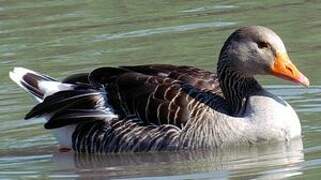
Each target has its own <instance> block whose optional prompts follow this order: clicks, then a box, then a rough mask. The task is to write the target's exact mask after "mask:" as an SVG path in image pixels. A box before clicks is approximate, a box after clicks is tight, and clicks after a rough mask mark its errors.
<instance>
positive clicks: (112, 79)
mask: <svg viewBox="0 0 321 180" xmlns="http://www.w3.org/2000/svg"><path fill="white" fill-rule="evenodd" d="M255 75H273V76H276V77H280V78H283V79H286V80H290V81H293V82H295V83H299V84H302V85H304V86H309V80H308V79H307V78H306V77H305V76H304V75H303V74H302V73H301V72H300V71H299V70H298V69H297V68H296V67H295V65H294V64H293V63H292V62H291V60H290V58H289V56H288V55H287V51H286V48H285V46H284V44H283V42H282V40H281V39H280V38H279V36H278V35H277V34H276V33H274V32H273V31H272V30H270V29H268V28H265V27H262V26H249V27H244V28H240V29H238V30H236V31H235V32H233V33H232V34H231V35H230V36H229V38H228V39H227V40H226V42H225V44H224V46H223V48H222V50H221V52H220V56H219V60H218V64H217V73H216V74H215V73H212V72H209V71H205V70H201V69H198V68H195V67H190V66H175V65H155V64H154V65H139V66H121V67H103V68H98V69H95V70H94V71H92V72H90V73H88V74H86V73H85V74H75V75H72V76H70V77H67V78H66V79H65V80H64V81H62V82H59V81H57V80H56V79H54V78H51V77H49V76H47V75H42V74H40V73H36V72H34V71H31V70H28V69H24V68H15V69H14V70H13V71H12V72H10V77H11V79H12V80H13V81H15V82H16V83H17V84H18V85H20V86H21V87H23V88H24V89H25V90H26V91H28V92H29V93H31V94H32V95H33V96H34V97H35V98H36V99H38V100H39V104H37V105H36V106H35V107H34V108H33V109H32V110H31V111H30V112H29V113H28V114H27V115H26V117H25V118H26V119H31V118H35V117H44V118H46V119H47V122H46V123H45V128H47V129H54V130H55V134H56V137H57V139H58V141H59V144H60V145H61V147H62V148H68V149H73V150H75V151H77V152H87V153H108V152H122V151H135V152H136V151H160V150H182V149H215V148H223V147H229V146H234V145H253V144H258V143H266V142H270V141H283V142H285V141H290V140H292V139H295V138H299V137H300V136H301V125H300V121H299V119H298V117H297V115H296V113H295V111H294V110H293V108H292V107H291V106H290V105H289V104H288V103H287V102H286V101H284V100H283V99H281V98H280V97H277V96H275V95H273V94H271V93H269V92H268V91H266V90H265V89H264V88H263V87H262V86H261V85H260V84H259V83H258V82H257V81H256V80H255V78H254V76H255Z"/></svg>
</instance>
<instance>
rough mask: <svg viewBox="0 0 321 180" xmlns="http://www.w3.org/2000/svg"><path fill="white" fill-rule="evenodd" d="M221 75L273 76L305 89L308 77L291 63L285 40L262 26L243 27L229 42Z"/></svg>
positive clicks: (221, 59)
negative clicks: (227, 72) (228, 73)
mask: <svg viewBox="0 0 321 180" xmlns="http://www.w3.org/2000/svg"><path fill="white" fill-rule="evenodd" d="M217 67H218V70H217V72H218V74H220V72H221V71H224V70H222V69H225V70H226V68H228V69H229V70H230V71H232V72H236V73H237V74H239V75H242V76H245V77H253V76H254V75H257V74H261V75H273V76H276V77H279V78H282V79H286V80H289V81H292V82H295V83H298V84H302V85H304V86H309V80H308V78H306V77H305V76H304V75H303V74H302V73H301V72H300V71H299V70H298V69H297V68H296V66H295V65H294V64H293V63H292V61H291V60H290V58H289V56H288V54H287V51H286V48H285V46H284V43H283V42H282V40H281V38H280V37H279V36H278V35H277V34H276V33H275V32H273V31H272V30H271V29H268V28H266V27H262V26H249V27H243V28H240V29H238V30H236V31H235V32H233V33H232V34H231V35H230V36H229V38H228V39H227V40H226V42H225V44H224V46H223V48H222V50H221V53H220V59H219V62H218V66H217Z"/></svg>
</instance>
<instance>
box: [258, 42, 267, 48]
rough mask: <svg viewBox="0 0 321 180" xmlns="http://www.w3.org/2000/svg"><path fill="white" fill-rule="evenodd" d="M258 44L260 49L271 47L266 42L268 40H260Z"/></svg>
mask: <svg viewBox="0 0 321 180" xmlns="http://www.w3.org/2000/svg"><path fill="white" fill-rule="evenodd" d="M257 46H258V47H259V48H260V49H263V48H268V47H269V44H268V43H266V42H263V41H260V42H258V43H257Z"/></svg>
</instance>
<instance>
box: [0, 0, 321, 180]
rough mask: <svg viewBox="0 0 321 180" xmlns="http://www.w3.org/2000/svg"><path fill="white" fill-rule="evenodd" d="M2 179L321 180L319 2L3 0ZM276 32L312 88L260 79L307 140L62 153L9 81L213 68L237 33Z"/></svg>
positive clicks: (0, 53)
mask: <svg viewBox="0 0 321 180" xmlns="http://www.w3.org/2000/svg"><path fill="white" fill-rule="evenodd" d="M0 4H1V6H0V63H1V64H0V65H1V66H0V80H1V84H0V86H1V88H0V122H1V126H0V142H1V143H0V178H4V179H11V178H19V177H30V178H62V179H78V178H84V179H86V178H89V177H96V178H99V177H102V176H103V177H109V178H116V179H128V178H136V179H151V178H153V179H162V178H169V179H213V178H220V179H227V178H233V179H243V178H245V179H267V178H270V179H280V178H292V179H302V178H305V179H308V178H314V179H319V178H320V177H321V173H320V169H321V168H320V166H321V158H320V157H321V146H320V144H321V135H320V133H321V86H320V85H321V79H320V78H319V77H320V75H321V73H320V67H321V46H320V44H321V31H320V30H321V21H320V17H321V2H320V1H317V0H315V1H314V0H309V1H302V0H288V1H276V0H275V1H274V0H270V1H264V2H263V1H197V0H194V1H193V0H191V1H180V0H178V1H162V0H161V1H144V2H143V1H128V0H110V1H104V0H99V1H78V0H65V1H49V0H24V1H18V0H1V1H0ZM252 24H260V25H264V26H268V27H270V28H272V29H274V30H275V31H276V32H278V34H279V35H280V36H281V37H282V39H283V40H284V42H285V43H286V45H287V48H288V51H289V54H290V57H291V58H292V59H293V61H294V62H295V64H297V66H298V67H299V69H300V70H301V71H303V72H304V73H305V74H306V75H307V76H308V77H309V78H310V81H311V84H312V87H311V88H309V89H305V88H302V87H299V86H294V85H291V84H289V83H288V82H285V81H283V80H276V79H275V78H271V77H260V81H261V83H263V84H264V85H265V86H266V87H267V88H268V89H270V90H271V91H272V92H273V93H275V94H277V95H279V96H281V97H283V98H284V99H286V100H287V101H288V102H289V103H290V104H291V105H292V106H293V107H294V108H295V110H296V111H297V112H298V115H299V117H300V119H301V122H302V128H303V138H302V140H301V139H299V140H297V141H294V142H291V143H289V144H265V145H261V146H258V147H251V148H245V147H238V148H233V149H225V150H216V151H187V152H174V153H173V152H158V153H129V154H128V153H123V154H111V155H95V156H88V155H78V154H73V153H60V152H58V151H57V145H56V141H55V139H54V137H53V136H52V134H51V133H50V131H46V130H44V129H43V127H42V120H41V119H38V120H35V121H24V120H23V116H24V114H25V113H26V112H27V111H28V110H29V109H30V108H31V107H32V102H33V101H32V100H31V99H30V98H29V97H28V96H27V95H26V94H25V93H24V92H23V91H22V90H21V89H20V88H18V87H17V86H16V85H15V84H13V83H12V82H11V81H10V80H9V78H8V71H9V70H10V69H12V67H14V66H23V67H27V68H30V69H34V70H37V71H39V72H43V73H46V74H49V75H50V76H53V77H56V78H58V79H61V78H63V77H65V76H67V75H70V74H72V73H77V72H88V71H90V70H92V69H94V68H96V67H99V66H107V65H108V66H117V65H129V64H130V65H134V64H142V63H171V64H178V65H183V64H186V65H195V66H197V67H200V68H205V69H207V70H213V71H214V69H215V64H216V59H217V56H218V53H219V50H220V48H221V46H222V44H223V42H224V40H225V39H226V38H227V36H228V35H229V34H230V33H231V32H232V31H233V30H234V29H236V28H239V27H241V26H245V25H252Z"/></svg>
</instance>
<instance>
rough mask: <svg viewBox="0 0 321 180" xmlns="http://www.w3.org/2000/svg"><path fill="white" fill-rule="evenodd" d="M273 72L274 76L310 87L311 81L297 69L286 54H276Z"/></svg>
mask: <svg viewBox="0 0 321 180" xmlns="http://www.w3.org/2000/svg"><path fill="white" fill-rule="evenodd" d="M271 70H272V74H273V75H274V76H277V77H280V78H282V79H286V80H289V81H292V82H295V83H298V84H302V85H304V86H305V87H308V86H309V85H310V82H309V79H308V78H307V77H305V76H304V75H303V74H302V73H301V72H300V71H299V70H298V69H297V68H296V67H295V65H294V64H293V63H292V62H291V60H290V58H289V56H288V55H287V54H286V53H277V54H276V58H275V60H274V64H273V66H272V69H271Z"/></svg>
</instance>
